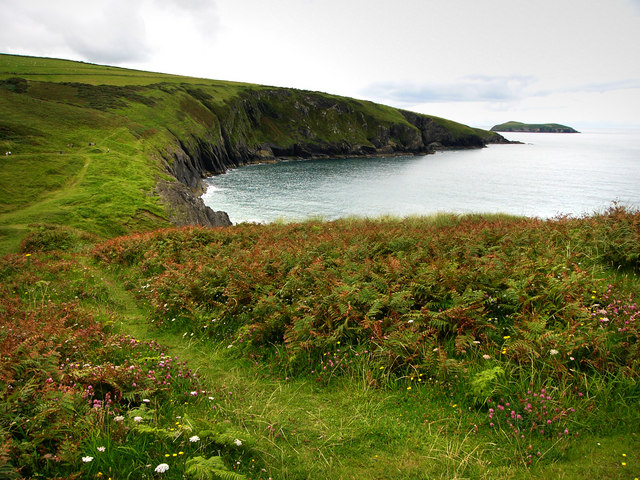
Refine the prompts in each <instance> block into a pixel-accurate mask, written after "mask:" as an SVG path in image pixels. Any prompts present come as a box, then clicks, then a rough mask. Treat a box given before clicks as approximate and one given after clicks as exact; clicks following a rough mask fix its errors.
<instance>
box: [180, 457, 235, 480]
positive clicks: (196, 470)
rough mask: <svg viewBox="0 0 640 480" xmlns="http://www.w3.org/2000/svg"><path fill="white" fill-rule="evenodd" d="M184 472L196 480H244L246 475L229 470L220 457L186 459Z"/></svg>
mask: <svg viewBox="0 0 640 480" xmlns="http://www.w3.org/2000/svg"><path fill="white" fill-rule="evenodd" d="M186 466H187V468H186V470H185V472H184V473H185V474H186V475H187V476H188V477H190V478H194V479H196V480H244V479H246V478H247V477H245V476H244V475H240V474H238V473H235V472H232V471H230V470H229V469H228V468H227V466H226V465H225V464H224V462H223V461H222V457H209V458H204V457H194V458H191V459H189V460H187V465H186Z"/></svg>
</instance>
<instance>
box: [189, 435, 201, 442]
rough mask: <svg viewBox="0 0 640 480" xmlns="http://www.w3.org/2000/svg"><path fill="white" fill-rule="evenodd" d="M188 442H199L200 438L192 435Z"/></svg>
mask: <svg viewBox="0 0 640 480" xmlns="http://www.w3.org/2000/svg"><path fill="white" fill-rule="evenodd" d="M189 441H190V442H192V443H195V442H199V441H200V437H199V436H198V435H194V436H193V437H190V438H189Z"/></svg>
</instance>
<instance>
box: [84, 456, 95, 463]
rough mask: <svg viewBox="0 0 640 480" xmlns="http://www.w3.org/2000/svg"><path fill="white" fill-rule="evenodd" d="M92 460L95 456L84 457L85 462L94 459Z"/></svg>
mask: <svg viewBox="0 0 640 480" xmlns="http://www.w3.org/2000/svg"><path fill="white" fill-rule="evenodd" d="M92 460H93V457H82V461H83V462H84V463H89V462H90V461H92Z"/></svg>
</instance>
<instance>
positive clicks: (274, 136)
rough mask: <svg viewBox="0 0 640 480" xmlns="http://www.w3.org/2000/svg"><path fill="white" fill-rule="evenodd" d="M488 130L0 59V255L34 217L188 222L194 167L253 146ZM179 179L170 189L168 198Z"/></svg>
mask: <svg viewBox="0 0 640 480" xmlns="http://www.w3.org/2000/svg"><path fill="white" fill-rule="evenodd" d="M408 118H410V119H412V120H413V121H414V123H415V122H417V121H418V120H419V121H420V122H421V128H418V127H417V126H416V125H415V124H414V123H411V122H410V121H409V120H408ZM492 139H500V137H499V136H498V135H497V134H492V133H490V132H486V131H482V130H477V129H472V128H470V127H467V126H465V125H461V124H457V123H455V122H450V121H448V120H444V119H440V118H437V117H429V116H425V115H417V114H411V113H410V112H402V111H399V110H397V109H394V108H391V107H387V106H383V105H377V104H374V103H371V102H365V101H360V100H355V99H350V98H344V97H337V96H333V95H328V94H323V93H319V92H306V91H300V90H293V89H284V88H275V87H265V86H259V85H250V84H242V83H233V82H223V81H216V80H207V79H200V78H191V77H181V76H176V75H165V74H156V73H150V72H142V71H136V70H127V69H122V68H115V67H107V66H99V65H91V64H86V63H80V62H71V61H65V60H56V59H48V58H34V57H24V56H15V55H0V154H2V161H0V252H7V251H15V249H16V248H17V246H18V243H19V241H20V240H21V239H22V238H24V236H25V235H26V234H27V233H28V232H29V231H30V229H31V227H30V225H33V224H36V223H43V222H46V223H49V224H55V225H67V226H71V227H73V228H77V229H80V230H83V231H85V232H87V233H91V234H94V235H98V236H100V237H102V238H109V237H113V236H116V235H121V234H124V233H127V232H135V231H148V230H152V229H155V228H159V227H166V226H168V225H169V224H171V223H173V224H184V223H190V220H189V219H187V218H185V215H182V213H183V212H184V210H185V209H187V210H188V209H189V208H190V205H191V204H190V203H189V202H187V203H186V204H176V202H177V201H179V200H180V199H182V198H184V197H187V196H188V195H192V196H193V195H195V197H194V198H197V195H198V188H199V186H200V185H199V182H200V177H201V176H202V175H206V174H208V173H221V172H223V171H224V170H225V169H227V168H228V167H230V166H237V165H242V164H244V163H248V162H251V161H255V160H258V159H264V158H265V156H266V157H269V158H273V157H278V156H293V157H296V156H310V155H338V154H362V155H366V154H372V153H376V152H393V151H406V152H419V151H426V150H428V148H429V147H428V143H429V142H431V141H438V142H440V143H442V144H443V145H445V146H447V145H449V146H455V145H461V146H480V145H482V144H483V143H485V142H487V141H491V140H492ZM5 152H11V156H8V155H4V154H5ZM176 180H178V181H176ZM183 184H184V185H185V186H184V188H183V189H182V190H180V191H181V192H182V195H173V196H170V195H168V194H167V192H170V191H174V190H176V189H177V188H178V187H180V188H182V187H181V186H182V185H183ZM167 185H170V186H172V188H167V187H166V186H167ZM185 192H186V193H185ZM192 203H193V202H192ZM185 205H186V207H185Z"/></svg>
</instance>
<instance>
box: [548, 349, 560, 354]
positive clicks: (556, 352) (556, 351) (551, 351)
mask: <svg viewBox="0 0 640 480" xmlns="http://www.w3.org/2000/svg"><path fill="white" fill-rule="evenodd" d="M558 353H560V352H558V350H556V349H555V348H552V349H551V350H549V355H557V354H558Z"/></svg>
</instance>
